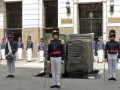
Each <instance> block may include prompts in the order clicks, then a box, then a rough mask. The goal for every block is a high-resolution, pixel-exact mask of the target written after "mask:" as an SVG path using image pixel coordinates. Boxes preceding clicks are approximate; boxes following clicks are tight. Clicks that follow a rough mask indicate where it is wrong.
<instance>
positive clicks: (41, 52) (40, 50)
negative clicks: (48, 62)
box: [38, 43, 45, 62]
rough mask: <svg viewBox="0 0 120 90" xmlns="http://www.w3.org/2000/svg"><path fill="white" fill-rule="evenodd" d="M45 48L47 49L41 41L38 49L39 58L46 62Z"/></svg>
mask: <svg viewBox="0 0 120 90" xmlns="http://www.w3.org/2000/svg"><path fill="white" fill-rule="evenodd" d="M44 49H45V44H44V43H41V44H40V45H39V46H38V51H39V60H40V62H44Z"/></svg>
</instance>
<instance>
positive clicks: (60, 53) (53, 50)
mask: <svg viewBox="0 0 120 90" xmlns="http://www.w3.org/2000/svg"><path fill="white" fill-rule="evenodd" d="M64 44H65V42H64V40H60V39H59V29H58V28H54V29H53V40H49V41H48V63H49V62H51V70H52V78H53V81H52V86H51V87H50V88H58V89H60V88H61V87H60V75H61V63H64V55H65V50H64Z"/></svg>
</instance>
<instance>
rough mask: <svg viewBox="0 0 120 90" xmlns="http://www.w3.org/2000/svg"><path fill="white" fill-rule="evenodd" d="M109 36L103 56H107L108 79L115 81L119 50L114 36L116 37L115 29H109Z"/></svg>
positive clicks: (119, 55)
mask: <svg viewBox="0 0 120 90" xmlns="http://www.w3.org/2000/svg"><path fill="white" fill-rule="evenodd" d="M109 37H110V41H108V42H107V43H106V46H105V58H108V69H109V79H108V80H114V81H117V79H116V64H117V58H119V57H120V51H119V42H117V41H115V37H116V32H115V30H110V32H109Z"/></svg>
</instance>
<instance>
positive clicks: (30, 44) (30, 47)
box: [26, 36, 33, 62]
mask: <svg viewBox="0 0 120 90" xmlns="http://www.w3.org/2000/svg"><path fill="white" fill-rule="evenodd" d="M26 50H27V61H28V62H31V60H32V51H33V42H32V41H31V36H28V40H27V47H26Z"/></svg>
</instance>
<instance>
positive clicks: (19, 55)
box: [17, 37, 24, 60]
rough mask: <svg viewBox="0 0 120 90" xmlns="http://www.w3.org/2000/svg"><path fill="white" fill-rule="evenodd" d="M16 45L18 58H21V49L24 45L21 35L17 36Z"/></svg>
mask: <svg viewBox="0 0 120 90" xmlns="http://www.w3.org/2000/svg"><path fill="white" fill-rule="evenodd" d="M17 47H18V51H17V56H18V60H22V50H23V48H24V45H23V42H22V38H21V37H19V38H18V43H17Z"/></svg>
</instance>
